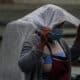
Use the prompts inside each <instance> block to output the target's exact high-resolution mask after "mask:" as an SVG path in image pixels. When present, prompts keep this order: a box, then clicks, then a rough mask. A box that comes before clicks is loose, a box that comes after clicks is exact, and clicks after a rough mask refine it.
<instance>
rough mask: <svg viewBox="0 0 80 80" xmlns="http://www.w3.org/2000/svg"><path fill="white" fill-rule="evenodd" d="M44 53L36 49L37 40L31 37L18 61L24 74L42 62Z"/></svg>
mask: <svg viewBox="0 0 80 80" xmlns="http://www.w3.org/2000/svg"><path fill="white" fill-rule="evenodd" d="M42 53H43V52H42V51H41V50H40V49H39V48H37V47H36V40H35V39H34V37H33V36H32V37H30V39H28V41H26V42H24V44H23V48H22V51H21V55H20V59H19V61H18V63H19V67H20V68H21V70H22V71H23V72H29V71H31V70H32V69H33V68H34V67H35V66H36V64H37V62H39V61H40V57H41V56H42Z"/></svg>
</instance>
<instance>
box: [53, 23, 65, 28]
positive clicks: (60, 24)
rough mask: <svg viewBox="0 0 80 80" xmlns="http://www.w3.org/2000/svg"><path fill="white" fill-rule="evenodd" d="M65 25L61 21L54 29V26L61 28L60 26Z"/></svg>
mask: <svg viewBox="0 0 80 80" xmlns="http://www.w3.org/2000/svg"><path fill="white" fill-rule="evenodd" d="M63 25H64V22H62V23H59V24H56V25H55V26H54V27H53V29H54V28H60V27H61V26H63Z"/></svg>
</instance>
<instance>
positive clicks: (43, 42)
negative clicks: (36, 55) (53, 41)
mask: <svg viewBox="0 0 80 80" xmlns="http://www.w3.org/2000/svg"><path fill="white" fill-rule="evenodd" d="M50 31H51V30H50V29H49V28H47V27H43V28H42V29H41V31H40V32H39V33H38V35H39V36H40V38H41V42H40V43H39V44H38V45H37V47H38V48H39V49H40V50H41V51H43V50H44V46H45V45H46V43H48V39H47V34H48V33H49V32H50Z"/></svg>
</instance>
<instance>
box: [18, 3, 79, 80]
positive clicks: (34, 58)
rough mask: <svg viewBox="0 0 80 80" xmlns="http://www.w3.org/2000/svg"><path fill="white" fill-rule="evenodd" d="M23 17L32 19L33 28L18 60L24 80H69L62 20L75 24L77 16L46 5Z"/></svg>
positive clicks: (68, 55)
mask: <svg viewBox="0 0 80 80" xmlns="http://www.w3.org/2000/svg"><path fill="white" fill-rule="evenodd" d="M72 19H74V21H73V20H72ZM22 20H23V21H25V20H27V21H31V22H32V24H33V27H32V28H35V30H34V31H33V33H31V34H29V36H27V40H25V41H24V44H23V48H22V51H21V56H20V59H19V67H20V69H21V70H22V71H23V72H24V73H25V79H26V80H70V52H69V48H68V46H67V45H66V43H65V41H64V40H63V39H62V35H63V26H64V22H65V21H68V22H71V23H73V24H75V25H76V26H77V25H78V23H79V21H78V19H77V18H75V17H74V16H72V15H71V14H69V13H68V12H66V11H65V10H63V9H62V8H59V7H58V6H55V5H50V4H49V5H45V6H42V7H41V8H39V9H37V10H36V11H34V12H32V13H31V14H29V15H28V16H26V17H24V18H22ZM76 21H78V22H77V23H76Z"/></svg>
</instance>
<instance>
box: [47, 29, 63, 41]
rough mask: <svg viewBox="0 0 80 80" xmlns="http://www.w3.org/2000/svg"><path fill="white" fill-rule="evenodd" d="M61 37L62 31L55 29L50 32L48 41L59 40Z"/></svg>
mask: <svg viewBox="0 0 80 80" xmlns="http://www.w3.org/2000/svg"><path fill="white" fill-rule="evenodd" d="M62 37H63V29H55V30H54V31H52V32H50V33H49V34H48V39H49V40H51V41H52V40H59V39H60V38H62Z"/></svg>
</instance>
